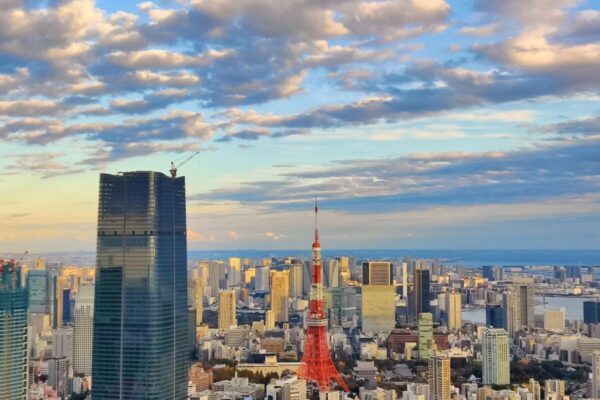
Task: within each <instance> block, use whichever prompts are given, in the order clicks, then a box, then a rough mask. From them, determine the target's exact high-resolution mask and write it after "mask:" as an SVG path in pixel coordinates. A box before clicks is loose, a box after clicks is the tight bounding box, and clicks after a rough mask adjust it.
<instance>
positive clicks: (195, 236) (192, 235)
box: [187, 228, 216, 242]
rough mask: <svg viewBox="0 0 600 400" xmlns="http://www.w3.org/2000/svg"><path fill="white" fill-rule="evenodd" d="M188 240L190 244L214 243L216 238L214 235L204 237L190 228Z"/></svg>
mask: <svg viewBox="0 0 600 400" xmlns="http://www.w3.org/2000/svg"><path fill="white" fill-rule="evenodd" d="M187 239H188V241H190V242H214V241H215V240H216V237H215V235H213V234H208V235H204V234H202V233H200V232H197V231H195V230H193V229H191V228H188V229H187Z"/></svg>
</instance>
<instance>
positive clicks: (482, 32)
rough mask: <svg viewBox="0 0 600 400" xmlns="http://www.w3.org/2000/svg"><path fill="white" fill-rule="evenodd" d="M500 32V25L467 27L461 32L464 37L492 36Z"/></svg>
mask: <svg viewBox="0 0 600 400" xmlns="http://www.w3.org/2000/svg"><path fill="white" fill-rule="evenodd" d="M499 31H500V25H498V24H487V25H480V26H467V27H464V28H461V29H460V30H459V32H460V33H462V34H463V35H469V36H492V35H495V34H497V33H498V32H499Z"/></svg>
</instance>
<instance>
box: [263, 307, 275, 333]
mask: <svg viewBox="0 0 600 400" xmlns="http://www.w3.org/2000/svg"><path fill="white" fill-rule="evenodd" d="M274 328H275V315H274V314H273V310H267V311H265V329H267V330H270V329H274Z"/></svg>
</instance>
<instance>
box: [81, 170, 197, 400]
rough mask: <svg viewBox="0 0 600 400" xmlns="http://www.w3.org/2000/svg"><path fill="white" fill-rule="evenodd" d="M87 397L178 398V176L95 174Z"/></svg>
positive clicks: (184, 351) (181, 239)
mask: <svg viewBox="0 0 600 400" xmlns="http://www.w3.org/2000/svg"><path fill="white" fill-rule="evenodd" d="M99 197H100V198H99V205H98V242H97V271H96V288H95V301H94V333H93V335H94V339H93V358H92V376H93V380H92V385H93V386H92V393H93V397H94V400H109V399H110V400H115V399H136V400H138V399H144V400H166V399H173V400H183V399H186V396H187V369H188V347H189V341H188V339H189V338H188V314H187V266H186V264H187V248H186V211H185V180H184V178H183V177H180V178H170V177H167V176H165V175H163V174H161V173H157V172H126V173H122V174H119V175H108V174H101V175H100V196H99Z"/></svg>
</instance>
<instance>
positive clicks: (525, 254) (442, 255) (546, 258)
mask: <svg viewBox="0 0 600 400" xmlns="http://www.w3.org/2000/svg"><path fill="white" fill-rule="evenodd" d="M322 255H323V257H324V258H333V257H339V256H354V257H356V260H357V261H360V260H369V259H371V260H373V259H384V260H398V259H402V258H404V257H415V258H427V259H435V260H438V261H440V262H443V263H446V264H448V265H462V266H465V267H480V266H482V265H498V266H533V265H562V266H567V265H574V266H599V265H600V250H435V249H432V250H422V249H419V250H411V249H398V250H356V249H339V250H323V254H322ZM310 256H311V250H310V248H308V249H306V250H252V249H249V250H206V251H204V250H202V251H199V250H190V251H188V258H189V259H190V260H217V259H225V258H229V257H242V258H245V257H248V258H250V259H261V258H266V257H301V258H310Z"/></svg>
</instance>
